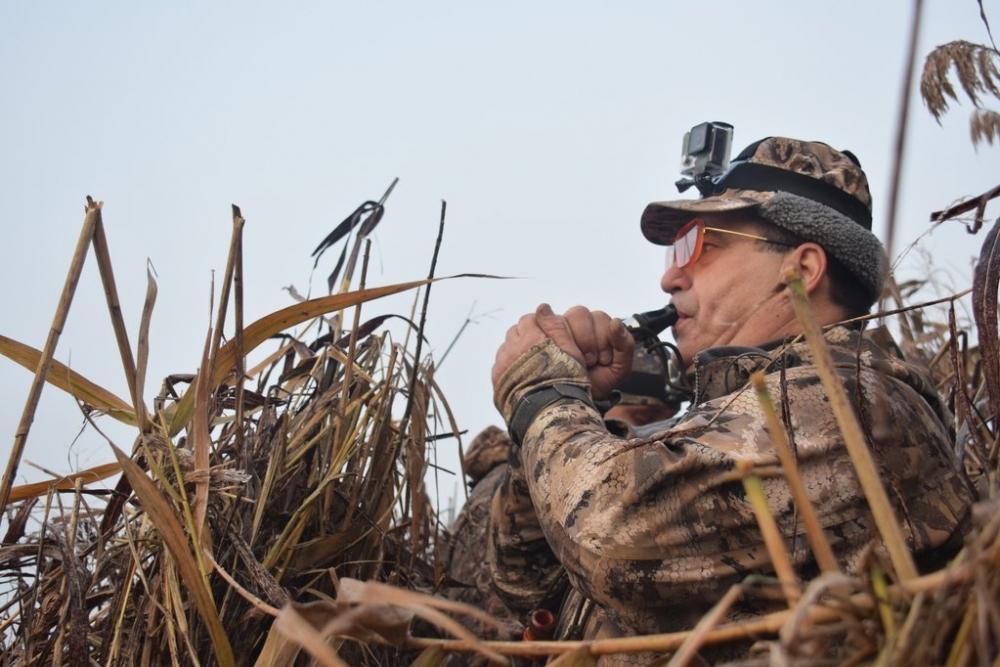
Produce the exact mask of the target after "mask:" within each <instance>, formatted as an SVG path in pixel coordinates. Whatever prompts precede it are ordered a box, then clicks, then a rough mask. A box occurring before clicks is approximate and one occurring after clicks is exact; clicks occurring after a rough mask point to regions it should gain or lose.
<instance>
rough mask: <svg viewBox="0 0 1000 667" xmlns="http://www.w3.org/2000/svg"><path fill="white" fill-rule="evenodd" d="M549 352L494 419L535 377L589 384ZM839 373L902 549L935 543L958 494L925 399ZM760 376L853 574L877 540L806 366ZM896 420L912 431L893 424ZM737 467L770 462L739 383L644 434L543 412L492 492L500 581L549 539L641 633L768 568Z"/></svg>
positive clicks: (778, 510)
mask: <svg viewBox="0 0 1000 667" xmlns="http://www.w3.org/2000/svg"><path fill="white" fill-rule="evenodd" d="M552 348H555V346H554V345H550V346H548V347H545V348H543V349H542V350H535V352H534V353H529V354H528V355H526V356H531V357H532V360H531V361H530V363H528V362H526V363H524V364H522V365H520V366H518V365H517V364H515V365H514V366H512V367H511V369H510V370H509V371H508V373H507V374H505V376H504V377H503V378H501V381H500V382H499V383H498V386H497V394H496V396H495V398H496V401H497V405H498V407H499V408H500V409H501V411H502V412H503V414H504V416H505V418H507V417H509V415H510V413H509V407H510V406H511V405H512V404H513V402H514V400H516V396H517V394H518V393H519V392H523V391H528V390H530V388H531V387H532V386H536V385H532V382H534V383H538V386H540V385H542V384H546V383H549V382H552V381H566V380H576V381H578V382H579V381H585V374H584V370H583V369H582V367H581V366H580V365H579V364H577V363H576V362H574V361H573V360H572V359H571V358H569V357H567V356H566V355H564V354H562V355H561V354H560V352H559V351H558V349H555V350H553V349H552ZM567 359H568V361H567ZM570 362H572V363H570ZM574 364H575V366H574ZM526 371H529V372H530V374H529V373H526ZM842 379H843V380H844V382H845V384H846V385H847V386H848V390H849V393H852V394H853V396H854V397H855V399H854V400H856V402H857V405H858V406H859V409H860V410H861V411H862V415H863V416H864V415H867V416H868V421H869V423H868V427H869V432H870V433H871V434H872V436H871V437H872V438H873V451H874V454H875V456H876V460H877V461H878V462H879V465H880V466H882V468H883V470H884V472H885V474H886V482H887V485H888V486H889V487H890V494H891V495H893V496H894V497H895V498H896V499H897V504H898V507H897V509H898V511H900V513H901V515H902V521H903V525H904V531H905V533H906V534H907V537H908V539H909V540H910V543H911V546H912V547H913V548H914V549H915V550H921V549H925V548H929V547H933V546H935V545H938V544H941V543H943V542H944V541H945V540H947V539H948V538H949V537H951V535H952V533H953V532H954V529H955V526H956V525H957V524H958V522H959V520H960V515H961V514H962V513H963V512H964V507H963V506H962V505H963V503H962V500H963V499H964V498H965V495H964V492H963V491H961V489H960V488H959V487H960V485H961V483H960V481H959V480H958V479H957V475H956V471H955V468H954V466H953V465H951V464H950V459H949V455H948V452H947V445H946V443H947V441H948V438H947V433H945V432H944V429H943V427H942V426H941V424H940V422H938V421H936V420H935V419H933V418H929V417H928V412H929V411H928V408H927V405H926V402H925V401H923V399H922V398H920V396H919V395H917V394H916V393H915V392H913V391H912V389H910V388H909V387H907V386H905V385H902V384H899V383H896V382H894V380H893V378H891V377H889V376H887V375H885V374H882V373H878V372H876V371H873V370H871V369H863V370H861V371H859V370H858V369H856V368H854V367H851V368H850V369H844V370H843V372H842ZM859 379H860V381H861V386H862V390H861V391H860V395H859V392H858V389H857V387H858V385H857V381H858V380H859ZM766 380H767V384H768V388H769V390H770V392H771V395H772V397H773V398H774V401H775V403H776V404H777V405H783V406H785V410H786V412H785V414H786V415H788V417H787V420H786V423H787V424H788V430H789V431H790V434H791V436H792V441H793V443H794V446H795V448H796V452H797V457H798V460H799V465H800V472H801V474H802V476H803V479H804V481H805V484H806V487H807V489H808V491H809V493H810V496H811V499H812V501H813V504H814V505H815V507H816V508H817V510H818V511H819V515H820V522H821V523H822V525H823V526H824V528H825V529H826V531H827V535H828V538H829V540H830V542H831V545H832V546H833V548H834V551H835V552H836V553H837V555H838V556H839V558H840V560H841V562H842V564H844V565H846V566H847V569H848V570H849V571H851V570H854V569H855V568H856V566H857V565H858V562H859V561H860V558H861V554H862V552H863V551H864V549H865V547H867V546H868V545H869V544H870V543H871V541H872V539H873V537H874V536H875V535H876V534H877V533H876V532H875V530H874V527H873V525H872V521H871V518H870V514H869V512H868V509H867V504H866V502H865V501H864V496H863V493H862V492H861V490H860V486H859V484H858V482H857V478H856V476H855V474H854V471H853V467H852V466H851V463H850V459H849V457H848V455H847V453H846V451H845V449H844V446H843V441H842V439H841V438H840V436H839V429H838V428H837V425H836V421H835V418H834V416H833V414H832V412H831V411H830V408H829V405H828V402H827V400H826V396H825V392H824V390H823V387H822V385H821V384H820V382H819V380H818V379H817V377H816V374H815V369H814V368H813V367H811V366H806V367H801V368H793V369H788V370H787V371H784V372H781V373H777V372H776V373H771V374H769V375H767V376H766ZM907 392H909V393H907ZM863 421H865V420H864V419H863ZM899 424H907V425H909V427H908V428H905V429H903V428H899V427H898V426H894V425H899ZM908 433H909V434H914V435H913V436H912V439H910V438H911V436H910V435H907V434H908ZM927 443H931V444H930V445H928V444H927ZM738 460H749V461H753V462H754V463H756V464H776V463H777V460H776V457H775V456H774V455H773V452H772V449H771V438H770V436H769V435H768V433H767V431H766V428H765V421H764V416H763V414H762V413H761V411H760V408H759V405H758V403H757V400H756V398H755V397H754V395H753V394H752V392H749V391H742V390H740V391H736V392H734V393H732V394H727V395H725V396H722V397H720V398H716V399H714V400H710V401H707V402H705V403H703V404H701V405H699V406H697V408H696V409H694V410H692V411H691V412H690V413H688V415H687V416H686V417H685V418H684V419H683V420H681V421H680V422H679V423H678V424H676V425H674V426H672V427H671V428H670V429H668V430H666V431H663V432H661V433H657V434H655V435H654V436H653V437H649V438H640V439H635V438H634V439H621V438H616V437H613V436H611V435H610V434H609V433H608V432H607V430H606V429H605V428H604V426H603V423H602V421H601V418H600V415H598V414H597V412H596V411H594V410H593V409H592V408H590V407H589V406H587V405H585V404H583V403H582V402H579V401H573V400H566V401H563V402H560V403H557V404H554V405H552V406H550V407H549V408H546V409H545V410H543V411H542V412H541V413H539V415H538V417H537V418H536V419H535V420H534V422H533V423H532V424H531V426H530V428H529V429H528V431H527V433H526V435H525V438H524V442H523V444H522V447H521V448H520V467H521V470H522V471H523V481H522V482H519V483H518V484H513V485H511V486H508V487H507V489H506V491H505V492H503V493H499V494H498V495H497V496H496V498H495V501H494V506H493V513H492V520H493V521H494V522H495V524H494V526H493V527H492V530H491V536H492V538H493V544H491V560H492V563H491V565H492V567H493V568H494V570H495V582H496V581H500V580H506V582H507V584H508V586H510V585H511V582H514V587H516V586H518V585H524V586H525V587H527V585H528V584H529V579H530V578H528V577H524V578H520V579H519V578H518V568H523V567H524V566H525V565H529V564H530V556H529V555H528V554H529V551H528V550H527V549H524V547H526V546H527V545H528V544H537V541H538V540H539V539H541V537H540V536H541V535H544V537H545V538H546V539H547V542H548V545H549V546H550V547H551V550H552V554H553V555H554V557H555V558H556V559H557V560H558V561H559V562H560V563H561V564H562V565H563V566H564V567H565V568H566V571H567V573H568V575H569V577H570V580H571V581H572V583H573V585H574V587H575V588H577V589H578V590H580V591H581V592H582V593H583V594H584V595H586V596H588V597H589V598H591V599H592V600H594V601H595V602H597V603H598V604H599V605H601V606H602V607H604V608H605V609H607V610H608V611H611V612H612V613H613V614H615V615H617V616H619V618H620V620H623V621H626V623H627V624H628V625H630V626H632V627H635V628H641V627H643V626H646V627H650V626H651V622H650V619H654V618H660V619H662V618H663V617H664V611H667V610H671V609H673V610H675V611H676V610H678V609H680V608H682V607H683V608H691V607H697V606H707V605H708V604H710V603H711V601H713V600H716V599H718V596H719V595H720V593H721V592H723V591H724V590H725V589H726V588H728V586H729V585H731V584H733V583H735V582H737V581H738V580H740V579H742V578H743V577H744V576H745V575H746V574H749V573H751V572H770V571H772V568H771V566H770V564H769V558H768V555H767V550H766V549H765V548H764V547H763V545H762V540H761V538H760V534H759V531H758V528H757V523H756V519H755V516H754V514H753V511H752V509H751V507H750V504H749V502H748V501H747V500H746V498H745V497H744V493H743V487H742V484H741V483H740V481H739V480H738V479H737V478H735V477H734V475H733V474H732V471H733V468H734V466H735V462H736V461H738ZM764 486H765V493H766V496H767V499H768V502H769V505H770V507H771V510H772V513H773V514H774V516H775V518H776V519H777V520H778V523H779V526H780V528H781V530H782V532H783V534H784V536H785V538H786V543H787V545H788V547H789V550H790V552H791V554H792V558H793V560H794V561H795V563H796V564H797V565H803V564H804V563H807V562H809V561H810V560H811V556H810V552H809V548H808V545H807V543H806V540H805V538H804V533H803V530H802V527H801V525H800V524H799V523H798V521H797V518H796V513H795V508H794V506H793V504H792V501H791V498H790V494H789V491H788V488H787V485H786V484H785V482H784V480H783V479H781V478H780V477H769V478H766V479H765V480H764ZM525 491H526V492H527V494H528V495H530V498H527V497H526V494H525ZM532 506H533V508H534V512H533V513H532V511H531V508H532ZM529 515H530V519H528V518H526V517H529ZM532 521H533V523H532V530H535V529H536V528H537V529H540V532H539V534H537V535H536V534H534V533H530V534H531V538H530V539H521V540H518V539H517V538H516V537H515V535H516V534H518V531H522V532H521V534H522V535H524V534H527V533H525V532H523V531H524V529H525V527H526V526H527V525H528V524H529V523H531V522H532ZM508 530H509V531H511V532H506V531H508ZM518 549H521V551H520V557H519V556H518ZM519 558H520V559H519Z"/></svg>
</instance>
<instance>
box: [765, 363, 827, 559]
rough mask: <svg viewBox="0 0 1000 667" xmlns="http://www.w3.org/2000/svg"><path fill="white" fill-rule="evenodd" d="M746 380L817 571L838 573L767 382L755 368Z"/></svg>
mask: <svg viewBox="0 0 1000 667" xmlns="http://www.w3.org/2000/svg"><path fill="white" fill-rule="evenodd" d="M750 383H751V384H752V385H753V388H754V390H755V391H756V393H757V400H758V401H759V402H760V406H761V410H762V411H763V412H764V418H765V419H766V420H767V428H768V430H769V431H770V432H771V440H772V441H773V442H774V449H775V451H776V452H777V454H778V460H779V461H780V462H781V468H782V470H783V471H784V473H785V481H786V482H787V483H788V488H789V490H790V491H791V492H792V499H793V500H794V501H795V507H796V508H797V509H798V511H799V514H800V515H801V516H802V523H803V524H804V525H805V529H806V537H807V538H808V539H809V544H810V545H811V546H812V550H813V555H814V556H815V557H816V564H817V565H819V569H820V571H821V572H840V566H839V565H837V559H836V557H835V556H834V555H833V549H831V548H830V543H829V542H827V540H826V536H825V535H823V526H822V525H820V522H819V517H817V516H816V508H815V507H813V504H812V502H811V501H810V500H809V493H808V492H807V491H806V487H805V484H803V483H802V476H801V475H800V474H799V464H798V461H796V459H795V453H794V452H793V451H792V448H791V446H790V445H789V444H788V436H787V434H786V433H785V427H784V425H782V423H781V420H779V419H778V413H777V411H776V410H775V407H774V401H772V400H771V394H770V393H769V392H768V391H767V382H766V381H765V380H764V373H763V372H761V371H757V372H756V373H754V374H753V375H751V376H750Z"/></svg>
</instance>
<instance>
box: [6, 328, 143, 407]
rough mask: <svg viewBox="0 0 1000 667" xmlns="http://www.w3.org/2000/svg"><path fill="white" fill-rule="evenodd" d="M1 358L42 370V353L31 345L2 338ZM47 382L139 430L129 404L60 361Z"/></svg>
mask: <svg viewBox="0 0 1000 667" xmlns="http://www.w3.org/2000/svg"><path fill="white" fill-rule="evenodd" d="M0 354H2V355H3V356H5V357H7V358H8V359H10V360H11V361H13V362H15V363H17V364H20V365H21V366H24V367H25V368H27V369H28V370H29V371H31V372H32V373H34V372H35V370H36V369H37V368H38V363H39V362H40V361H41V358H42V353H41V352H40V351H38V350H36V349H35V348H33V347H31V346H30V345H25V344H24V343H21V342H18V341H16V340H14V339H13V338H7V337H6V336H0ZM46 381H47V382H48V383H49V384H51V385H52V386H54V387H58V388H59V389H62V390H63V391H65V392H66V393H67V394H69V395H70V396H72V397H73V398H75V399H77V400H78V401H82V402H83V403H86V404H87V405H89V406H90V407H92V408H94V409H95V410H100V411H101V412H103V413H105V414H106V415H108V416H109V417H113V418H114V419H116V420H118V421H120V422H122V423H124V424H128V425H129V426H136V425H137V424H138V421H137V420H136V417H135V411H134V410H133V409H132V406H131V405H129V404H128V403H127V402H126V401H124V400H122V399H121V398H118V397H117V396H115V395H114V394H112V393H111V392H110V391H108V390H107V389H104V388H103V387H101V386H99V385H97V384H94V383H93V382H91V381H90V380H88V379H87V378H85V377H83V376H82V375H80V374H79V373H77V372H76V371H73V370H70V368H69V367H68V366H66V365H64V364H61V363H59V362H58V361H55V360H53V361H52V367H51V369H50V370H49V374H48V376H47V377H46Z"/></svg>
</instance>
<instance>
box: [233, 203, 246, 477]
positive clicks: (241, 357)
mask: <svg viewBox="0 0 1000 667" xmlns="http://www.w3.org/2000/svg"><path fill="white" fill-rule="evenodd" d="M245 223H246V220H244V219H243V214H242V213H241V212H240V207H239V206H237V205H236V204H233V234H234V235H235V236H236V263H235V270H234V271H233V300H234V303H233V328H234V330H235V332H234V334H233V345H234V346H235V348H236V349H235V353H236V378H237V379H236V382H235V385H236V386H235V387H234V392H233V396H234V398H235V399H236V422H235V423H236V434H235V435H236V451H237V452H239V453H240V455H241V456H242V457H243V459H244V460H243V461H242V462H241V463H242V464H243V465H246V460H247V458H248V456H249V453H248V452H247V451H246V442H245V436H246V434H245V433H244V431H243V428H242V426H241V425H242V424H243V423H244V422H243V417H244V410H243V378H244V377H245V376H246V372H247V360H246V355H245V354H244V352H243V226H244V224H245Z"/></svg>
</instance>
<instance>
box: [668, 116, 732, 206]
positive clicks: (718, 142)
mask: <svg viewBox="0 0 1000 667" xmlns="http://www.w3.org/2000/svg"><path fill="white" fill-rule="evenodd" d="M732 147H733V126H732V125H730V124H729V123H722V122H719V121H714V122H707V123H701V124H700V125H695V126H694V127H692V128H691V130H690V131H689V132H685V133H684V141H683V143H682V145H681V175H682V176H688V177H689V178H682V179H681V180H679V181H677V183H676V185H677V189H678V190H679V191H680V192H684V191H685V190H687V189H688V188H690V187H691V186H692V185H694V186H696V187H697V188H698V190H699V191H701V193H702V196H705V195H706V190H709V191H710V190H711V189H712V188H713V187H714V184H713V183H712V180H711V179H712V178H713V177H717V176H720V175H722V174H724V173H725V172H726V170H727V169H728V168H729V154H730V151H731V150H732Z"/></svg>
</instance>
